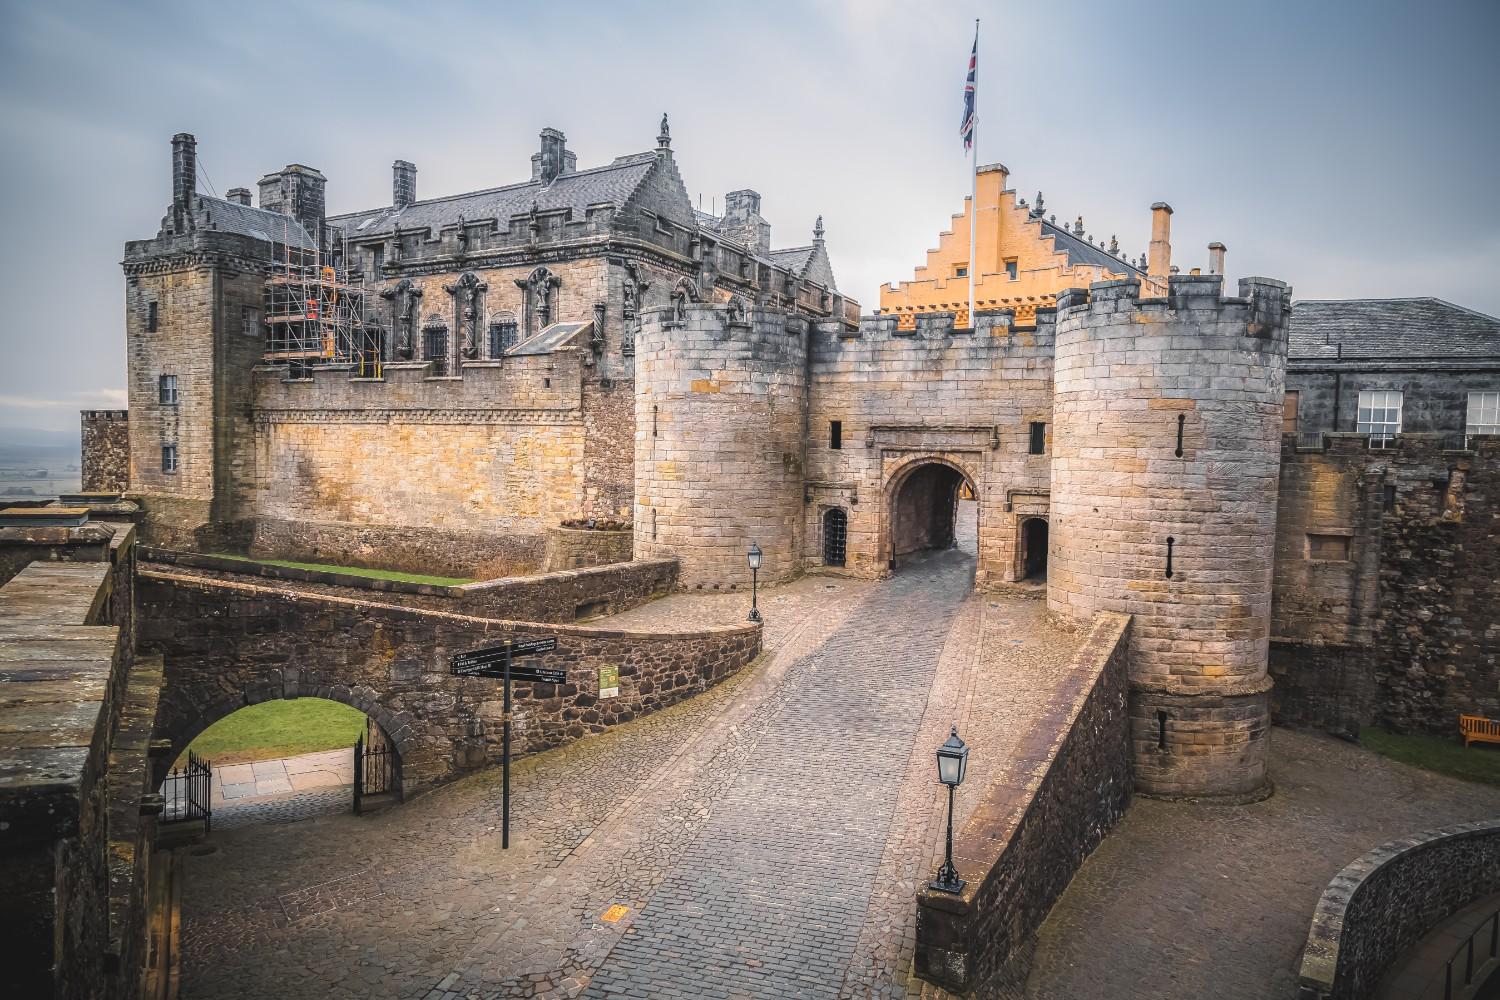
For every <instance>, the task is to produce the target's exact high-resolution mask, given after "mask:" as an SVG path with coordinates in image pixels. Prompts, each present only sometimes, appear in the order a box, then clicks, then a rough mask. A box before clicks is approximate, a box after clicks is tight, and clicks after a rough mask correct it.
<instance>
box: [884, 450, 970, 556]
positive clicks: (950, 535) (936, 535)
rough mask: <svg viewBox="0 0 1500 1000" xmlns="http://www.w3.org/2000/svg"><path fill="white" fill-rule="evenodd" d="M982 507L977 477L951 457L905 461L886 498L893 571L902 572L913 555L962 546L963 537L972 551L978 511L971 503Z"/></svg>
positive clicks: (887, 542)
mask: <svg viewBox="0 0 1500 1000" xmlns="http://www.w3.org/2000/svg"><path fill="white" fill-rule="evenodd" d="M961 493H962V494H965V495H967V496H971V497H973V498H974V502H975V504H976V507H977V502H978V500H979V490H978V488H977V487H976V485H975V483H974V480H973V478H972V477H971V476H970V475H969V473H968V472H967V471H966V470H964V469H963V468H962V467H961V466H959V465H958V464H957V463H955V462H953V461H950V460H948V459H945V458H938V457H919V458H913V459H912V460H910V461H908V462H907V463H905V464H904V465H903V466H902V467H901V468H900V469H899V470H898V471H897V472H896V473H895V474H894V475H892V476H891V477H890V481H889V484H888V486H887V488H886V496H885V500H886V502H885V510H886V517H885V528H884V536H885V537H884V541H885V549H886V552H887V553H888V560H889V562H888V567H889V568H890V569H892V570H896V569H899V568H900V566H901V564H902V563H903V562H904V561H906V560H907V559H909V558H910V557H912V556H914V555H917V554H919V553H921V552H925V551H930V550H933V549H950V548H954V547H956V546H958V545H959V540H960V535H961V534H962V535H963V536H964V538H965V541H966V542H967V544H966V545H965V546H964V547H965V548H969V549H970V550H971V551H972V549H973V547H974V540H973V534H974V532H975V530H976V525H975V524H971V523H967V522H968V521H969V520H971V519H974V520H977V510H973V511H970V510H968V508H967V505H968V504H969V503H970V501H968V500H964V501H962V503H963V505H964V513H965V514H966V515H967V516H961V513H960V494H961Z"/></svg>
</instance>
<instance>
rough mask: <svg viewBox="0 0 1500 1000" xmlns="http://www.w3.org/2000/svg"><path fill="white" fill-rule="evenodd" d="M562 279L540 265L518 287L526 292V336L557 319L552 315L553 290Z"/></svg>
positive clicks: (535, 332) (520, 281) (537, 331)
mask: <svg viewBox="0 0 1500 1000" xmlns="http://www.w3.org/2000/svg"><path fill="white" fill-rule="evenodd" d="M560 284H562V279H561V278H559V277H558V276H557V275H555V274H553V273H552V272H551V271H549V270H547V269H546V268H545V267H539V268H537V269H536V270H534V271H532V272H531V274H529V275H527V276H526V277H525V278H523V279H518V280H517V281H516V287H518V288H520V289H521V290H522V291H523V292H524V293H525V294H526V312H525V316H526V336H527V337H528V338H529V337H533V336H535V335H536V334H538V333H541V332H542V331H543V330H545V329H546V328H547V327H548V326H549V325H550V324H551V323H553V322H554V321H555V317H554V316H553V315H552V311H553V310H552V292H553V290H554V289H556V288H557V287H558V286H559V285H560Z"/></svg>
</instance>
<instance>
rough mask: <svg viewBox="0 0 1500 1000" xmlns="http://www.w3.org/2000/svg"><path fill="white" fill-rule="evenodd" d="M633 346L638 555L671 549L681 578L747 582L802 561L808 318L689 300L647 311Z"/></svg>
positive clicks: (783, 574)
mask: <svg viewBox="0 0 1500 1000" xmlns="http://www.w3.org/2000/svg"><path fill="white" fill-rule="evenodd" d="M642 320H643V321H642V325H641V333H640V340H639V342H638V343H637V345H636V415H635V426H636V439H635V476H636V488H635V494H636V497H635V502H636V516H635V555H636V558H638V559H647V558H658V557H674V558H677V559H679V560H680V561H681V564H682V576H681V581H682V585H683V586H685V587H689V588H699V587H711V588H719V587H723V588H729V589H732V588H736V587H747V586H749V585H750V570H749V567H748V565H747V564H746V560H745V552H746V550H747V549H748V548H749V546H750V544H751V543H752V542H755V543H758V544H759V545H760V548H761V550H762V551H763V552H764V553H765V557H764V564H763V567H762V569H761V579H762V580H764V581H767V582H769V581H773V580H780V579H785V578H787V577H789V576H791V575H792V574H794V573H796V572H797V571H799V570H800V568H801V565H802V532H803V528H804V524H805V521H804V517H805V515H804V509H803V500H802V490H803V434H804V421H805V418H806V399H807V395H806V362H805V358H806V351H807V326H806V320H805V319H803V318H801V317H789V316H788V315H787V314H786V313H785V312H783V311H780V310H775V309H763V308H755V309H751V310H750V311H749V312H748V313H747V314H746V315H745V317H744V320H743V322H741V321H740V320H739V319H738V318H737V317H735V316H733V315H731V313H730V311H729V310H728V308H727V307H725V306H715V305H711V304H706V303H705V304H698V303H690V304H688V305H687V306H686V309H685V316H684V318H683V319H682V321H681V322H679V321H678V320H677V319H676V317H675V316H674V314H673V311H672V310H670V309H657V310H649V311H647V312H646V313H645V315H644V316H643V318H642Z"/></svg>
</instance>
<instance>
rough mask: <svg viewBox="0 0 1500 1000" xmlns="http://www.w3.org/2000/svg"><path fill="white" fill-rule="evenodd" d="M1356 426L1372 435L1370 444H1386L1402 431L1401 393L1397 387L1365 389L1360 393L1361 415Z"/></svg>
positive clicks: (1363, 432)
mask: <svg viewBox="0 0 1500 1000" xmlns="http://www.w3.org/2000/svg"><path fill="white" fill-rule="evenodd" d="M1358 421H1359V422H1358V425H1357V426H1356V427H1355V430H1357V431H1358V432H1359V433H1361V434H1368V435H1370V444H1372V445H1385V444H1389V443H1390V442H1391V439H1392V438H1394V437H1395V436H1396V435H1397V434H1400V433H1401V393H1400V392H1398V391H1397V390H1395V389H1365V390H1364V391H1362V392H1361V393H1360V394H1359V417H1358Z"/></svg>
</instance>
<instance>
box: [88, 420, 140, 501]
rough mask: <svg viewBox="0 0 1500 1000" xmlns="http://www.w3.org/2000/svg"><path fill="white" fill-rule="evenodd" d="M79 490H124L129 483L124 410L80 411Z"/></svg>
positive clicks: (127, 427)
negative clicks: (81, 481) (80, 456)
mask: <svg viewBox="0 0 1500 1000" xmlns="http://www.w3.org/2000/svg"><path fill="white" fill-rule="evenodd" d="M82 422H83V435H82V438H81V439H80V440H81V449H82V463H81V465H82V470H83V471H82V480H83V485H82V487H81V488H82V489H83V491H84V492H85V493H124V492H125V490H126V489H128V488H129V486H130V422H129V411H128V410H84V411H83V415H82Z"/></svg>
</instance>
